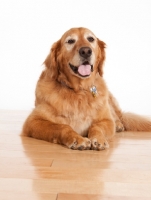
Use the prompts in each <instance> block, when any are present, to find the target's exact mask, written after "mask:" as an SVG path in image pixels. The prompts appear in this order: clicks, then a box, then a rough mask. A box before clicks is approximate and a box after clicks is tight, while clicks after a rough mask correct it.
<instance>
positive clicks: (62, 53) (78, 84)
mask: <svg viewBox="0 0 151 200" xmlns="http://www.w3.org/2000/svg"><path fill="white" fill-rule="evenodd" d="M104 60H105V43H104V42H103V41H101V40H99V39H98V38H97V37H96V36H95V35H94V34H93V33H92V32H91V31H90V30H88V29H86V28H72V29H70V30H68V31H67V32H66V33H64V35H63V36H62V37H61V39H60V40H58V41H57V42H56V43H54V44H53V46H52V48H51V51H50V54H49V55H48V56H47V58H46V60H45V62H44V64H45V70H44V71H43V72H42V74H41V76H40V78H39V80H38V83H37V87H36V102H35V108H34V110H33V111H32V113H31V114H30V115H29V117H28V118H27V120H26V121H25V123H24V126H23V132H22V134H23V135H25V136H29V137H33V138H37V139H41V140H46V141H49V142H53V143H58V144H62V145H65V146H67V147H68V148H71V149H79V150H83V149H94V150H102V149H105V148H107V147H109V144H108V140H109V139H110V138H112V137H113V136H114V134H115V131H124V130H134V131H151V121H149V120H148V119H146V118H143V117H141V116H138V115H134V114H130V113H123V112H122V111H121V109H120V108H119V106H118V104H117V102H116V100H115V98H114V97H113V96H112V94H111V93H110V92H109V91H108V89H107V86H106V84H105V81H104V79H103V63H104ZM90 67H91V72H90ZM92 88H93V89H94V90H95V89H96V90H97V91H92V90H93V89H92Z"/></svg>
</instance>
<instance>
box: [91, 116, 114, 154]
mask: <svg viewBox="0 0 151 200" xmlns="http://www.w3.org/2000/svg"><path fill="white" fill-rule="evenodd" d="M114 133H115V124H114V122H113V120H110V119H105V120H102V121H100V122H96V123H93V124H92V126H91V127H90V129H89V133H88V138H89V139H90V140H91V149H93V150H103V149H106V148H108V147H109V144H108V139H110V138H112V137H113V136H114Z"/></svg>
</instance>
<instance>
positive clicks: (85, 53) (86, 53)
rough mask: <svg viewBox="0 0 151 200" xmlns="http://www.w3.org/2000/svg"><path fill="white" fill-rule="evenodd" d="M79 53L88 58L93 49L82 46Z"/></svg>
mask: <svg viewBox="0 0 151 200" xmlns="http://www.w3.org/2000/svg"><path fill="white" fill-rule="evenodd" d="M79 54H80V56H81V57H83V58H88V57H90V56H91V54H92V50H91V48H90V47H81V48H80V50H79Z"/></svg>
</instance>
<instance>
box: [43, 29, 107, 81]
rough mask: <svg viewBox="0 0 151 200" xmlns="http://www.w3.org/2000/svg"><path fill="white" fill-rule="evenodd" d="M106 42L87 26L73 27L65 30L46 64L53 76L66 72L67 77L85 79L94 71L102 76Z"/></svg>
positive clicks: (53, 47)
mask: <svg viewBox="0 0 151 200" xmlns="http://www.w3.org/2000/svg"><path fill="white" fill-rule="evenodd" d="M104 48H105V43H104V42H102V41H101V40H99V39H98V38H97V37H96V36H95V35H94V34H93V33H92V32H91V31H90V30H88V29H86V28H72V29H70V30H69V31H67V32H65V33H64V35H63V36H62V37H61V39H60V40H58V41H57V42H56V43H54V45H53V46H52V48H51V52H50V55H48V57H47V59H46V60H45V65H46V66H47V67H48V68H50V70H51V73H52V77H54V78H57V76H58V75H60V74H62V73H63V74H64V75H65V76H67V77H69V76H70V77H71V76H72V77H77V78H79V79H85V78H89V77H91V74H92V73H95V74H96V73H97V72H99V74H100V76H102V74H103V71H102V65H103V61H104V58H105V52H104Z"/></svg>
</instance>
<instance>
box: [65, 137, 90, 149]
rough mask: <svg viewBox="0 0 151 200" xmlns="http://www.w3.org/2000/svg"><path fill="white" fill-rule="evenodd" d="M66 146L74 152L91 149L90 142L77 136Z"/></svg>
mask: <svg viewBox="0 0 151 200" xmlns="http://www.w3.org/2000/svg"><path fill="white" fill-rule="evenodd" d="M67 146H68V148H70V149H74V150H76V149H77V150H88V149H90V148H91V141H90V140H89V139H88V138H85V137H82V136H77V137H76V138H73V139H72V140H71V141H70V144H68V145H67Z"/></svg>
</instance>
